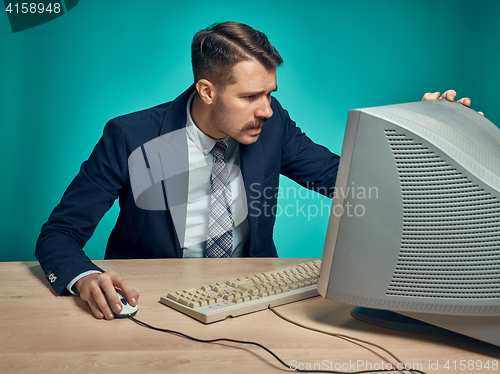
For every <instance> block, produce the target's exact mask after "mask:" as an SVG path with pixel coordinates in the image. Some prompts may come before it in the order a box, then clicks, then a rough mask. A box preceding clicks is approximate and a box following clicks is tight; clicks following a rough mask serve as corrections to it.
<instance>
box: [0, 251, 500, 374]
mask: <svg viewBox="0 0 500 374" xmlns="http://www.w3.org/2000/svg"><path fill="white" fill-rule="evenodd" d="M303 261H305V260H304V259H229V260H228V259H190V260H182V259H166V260H128V261H127V260H114V261H96V262H97V264H98V265H99V266H101V267H102V268H104V269H106V270H115V271H116V272H118V273H119V274H121V275H123V276H124V277H125V278H127V279H128V280H129V281H130V282H131V283H132V285H133V286H134V288H135V289H136V290H137V291H138V292H139V293H140V294H141V297H140V300H139V312H138V314H137V316H136V317H137V318H138V319H140V320H142V321H144V322H146V323H148V324H151V325H153V326H157V327H162V328H168V329H175V330H179V331H182V332H184V333H186V334H189V335H193V336H195V337H198V338H202V339H211V338H217V337H228V338H233V339H241V340H250V341H256V342H259V343H261V344H263V345H265V346H266V347H268V348H269V349H271V350H272V351H274V352H275V353H276V354H277V355H278V356H280V357H281V358H282V359H283V360H284V361H285V362H286V363H287V364H290V365H295V367H299V365H304V366H305V365H306V364H311V365H313V364H316V365H321V364H324V363H327V365H333V366H332V368H333V369H335V364H337V365H342V364H344V369H347V370H349V368H348V367H347V366H346V365H347V364H348V363H349V362H354V363H361V362H362V363H363V365H365V362H369V363H372V364H375V363H380V362H381V359H380V358H378V357H377V356H375V355H374V354H373V353H370V352H368V351H366V350H364V349H362V348H359V347H358V346H355V345H353V344H351V343H348V342H346V341H343V340H340V339H338V338H334V337H331V336H327V335H323V334H319V333H316V332H312V331H308V330H304V329H301V328H299V327H296V326H293V325H290V324H289V323H287V322H285V321H283V320H281V319H279V318H278V317H276V316H275V315H274V314H273V313H272V312H271V311H268V310H266V311H262V312H257V313H253V314H249V315H246V316H241V317H237V318H234V319H228V320H226V321H222V322H217V323H214V324H211V325H203V324H202V323H200V322H198V321H196V320H194V319H192V318H190V317H187V316H185V315H183V314H181V313H179V312H177V311H175V310H173V309H170V308H169V307H167V306H165V305H163V304H160V303H159V301H158V300H159V298H160V296H162V295H166V294H167V293H169V292H171V291H175V290H181V289H186V288H191V287H196V286H201V285H203V284H207V283H212V282H217V281H222V280H227V279H232V278H236V277H239V276H243V275H248V274H253V273H256V272H260V271H269V270H273V269H277V268H281V267H285V266H287V265H292V264H295V263H300V262H303ZM0 284H1V286H0V303H1V304H0V315H1V319H0V372H1V373H50V374H56V373H86V374H87V373H91V372H100V373H107V374H108V373H212V372H213V373H279V372H280V370H281V372H283V369H282V366H281V365H280V364H278V363H277V362H276V361H275V360H274V358H272V357H271V356H270V355H269V354H268V353H266V352H264V351H263V350H261V349H259V348H257V347H253V346H243V345H239V344H230V343H228V344H202V343H196V342H191V341H189V340H186V339H183V338H180V337H177V336H173V335H169V334H165V333H161V332H157V331H152V330H149V329H146V328H144V327H141V326H138V325H137V324H135V323H134V322H132V321H130V320H113V321H105V320H96V319H95V318H93V317H92V315H91V314H90V308H88V306H87V305H86V304H85V303H83V302H82V301H81V300H80V298H77V297H56V296H55V295H54V294H53V293H52V292H51V289H50V286H49V285H48V283H47V281H46V280H45V277H44V276H43V273H42V270H41V268H40V266H39V265H38V263H36V262H12V263H0ZM350 309H351V306H349V305H345V304H341V303H338V302H334V301H331V300H324V299H322V298H321V297H316V298H313V299H309V300H304V301H300V302H297V303H293V304H289V305H285V306H281V307H278V311H280V312H281V313H282V314H284V315H285V316H287V317H289V318H291V319H294V320H296V321H300V322H302V323H304V324H307V325H309V326H313V327H316V328H320V329H323V330H327V331H331V332H337V333H343V334H348V335H352V336H355V337H357V338H361V339H365V340H369V341H371V342H374V343H378V344H381V345H383V346H384V347H385V348H387V349H389V350H391V351H392V352H393V353H395V354H396V355H397V356H399V357H400V358H401V360H402V361H403V362H405V363H409V364H422V370H423V371H425V372H427V373H461V374H463V373H471V372H478V373H495V372H497V373H498V372H500V369H497V370H492V369H491V363H492V360H499V358H500V348H499V347H495V346H492V345H489V344H486V343H481V342H478V341H475V340H473V339H469V338H466V337H458V338H456V337H455V338H450V337H428V336H422V335H410V334H406V333H400V332H394V331H387V330H384V329H382V328H378V327H375V326H371V325H367V324H365V323H363V322H358V321H356V320H354V319H352V318H351V317H350V316H349V311H350ZM358 360H359V361H358ZM460 360H467V361H465V362H466V363H467V362H468V360H474V365H476V363H477V361H478V360H479V361H480V362H482V364H483V365H484V364H485V363H486V362H487V361H488V360H489V363H490V370H486V369H482V370H468V369H466V370H461V369H460V367H459V365H460ZM446 361H449V362H450V365H451V368H450V369H449V370H448V369H445V368H444V365H445V363H446ZM453 361H456V365H457V368H456V369H455V368H454V366H453ZM330 362H331V363H332V364H330ZM429 362H430V363H433V364H435V363H436V362H438V365H439V370H434V369H433V368H432V369H429ZM365 368H366V367H365V366H361V365H360V366H359V368H358V369H365ZM343 371H346V370H343Z"/></svg>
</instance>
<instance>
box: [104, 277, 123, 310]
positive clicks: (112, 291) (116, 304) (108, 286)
mask: <svg viewBox="0 0 500 374" xmlns="http://www.w3.org/2000/svg"><path fill="white" fill-rule="evenodd" d="M115 284H116V283H115V282H114V280H113V279H109V280H107V281H105V282H103V283H102V284H101V289H102V291H103V292H104V295H105V296H106V299H107V301H108V304H109V306H110V307H111V309H112V310H113V311H114V312H115V313H120V311H121V310H122V308H123V307H122V303H121V301H120V299H119V297H118V294H117V293H116V288H115Z"/></svg>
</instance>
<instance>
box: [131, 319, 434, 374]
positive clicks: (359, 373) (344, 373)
mask: <svg viewBox="0 0 500 374" xmlns="http://www.w3.org/2000/svg"><path fill="white" fill-rule="evenodd" d="M129 319H131V320H132V321H134V322H135V323H137V324H138V325H139V326H142V327H147V328H149V329H152V330H156V331H161V332H166V333H168V334H172V335H177V336H180V337H183V338H186V339H189V340H192V341H195V342H199V343H216V342H231V343H240V344H250V345H255V346H257V347H259V348H262V349H263V350H265V351H266V352H268V353H269V354H271V355H272V356H273V357H274V358H275V359H276V360H278V362H279V363H280V364H282V365H283V366H284V367H286V368H287V369H290V370H293V371H296V372H298V373H332V374H364V373H384V372H395V371H399V372H401V371H403V372H405V371H407V372H409V371H410V370H409V369H379V370H364V371H329V370H302V369H292V368H291V367H290V366H288V365H287V364H286V363H285V362H284V361H283V360H282V359H280V358H279V357H278V356H277V355H276V354H275V353H273V352H272V351H271V350H270V349H268V348H266V347H264V346H263V345H262V344H259V343H256V342H247V341H243V340H236V339H229V338H217V339H207V340H206V339H198V338H194V337H192V336H189V335H187V334H184V333H182V332H179V331H174V330H168V329H162V328H159V327H154V326H151V325H148V324H147V323H145V322H142V321H139V320H138V319H136V318H134V317H129ZM411 371H413V372H415V373H421V374H426V373H424V372H423V371H420V370H411Z"/></svg>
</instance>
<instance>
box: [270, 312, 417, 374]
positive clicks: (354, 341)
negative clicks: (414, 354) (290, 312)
mask: <svg viewBox="0 0 500 374" xmlns="http://www.w3.org/2000/svg"><path fill="white" fill-rule="evenodd" d="M268 308H269V310H271V312H273V313H274V314H276V315H277V316H278V317H279V318H281V319H282V320H284V321H286V322H288V323H291V324H293V325H296V326H298V327H301V328H303V329H306V330H311V331H314V332H318V333H320V334H325V335H330V336H334V337H336V338H339V339H343V340H345V341H348V342H349V343H352V344H356V345H358V346H360V347H362V348H364V349H366V350H368V351H370V352H372V353H373V354H375V355H377V356H378V357H380V358H381V359H382V360H384V361H386V362H388V363H389V364H391V365H392V366H394V365H393V364H392V363H391V362H390V361H389V360H388V359H386V358H385V357H383V356H382V355H381V354H379V353H377V352H376V351H374V350H373V349H371V348H369V347H366V346H364V345H363V344H360V343H364V344H368V345H371V346H373V347H376V348H378V349H380V350H382V351H384V352H385V353H387V354H388V355H390V356H391V357H392V358H394V359H395V360H396V361H397V362H398V364H402V365H403V367H404V364H403V362H402V361H401V360H400V359H399V358H397V357H396V355H395V354H393V353H392V352H391V351H389V350H388V349H386V348H384V347H382V346H380V345H378V344H375V343H372V342H369V341H367V340H362V339H359V338H355V337H353V336H349V335H344V334H338V333H335V332H328V331H324V330H320V329H316V328H314V327H309V326H306V325H303V324H301V323H299V322H296V321H293V320H291V319H289V318H287V317H285V316H284V315H282V314H281V313H279V312H278V311H277V310H276V309H275V308H273V307H272V306H271V305H269V306H268ZM398 371H403V370H402V369H401V370H398ZM404 371H408V372H410V373H415V372H418V373H420V372H419V371H418V370H409V369H406V370H404Z"/></svg>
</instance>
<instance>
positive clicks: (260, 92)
mask: <svg viewBox="0 0 500 374" xmlns="http://www.w3.org/2000/svg"><path fill="white" fill-rule="evenodd" d="M276 91H278V86H276V87H275V88H274V89H272V90H271V91H269V92H276ZM266 92H268V91H267V90H260V91H250V92H242V93H241V96H255V95H261V94H264V93H266Z"/></svg>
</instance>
